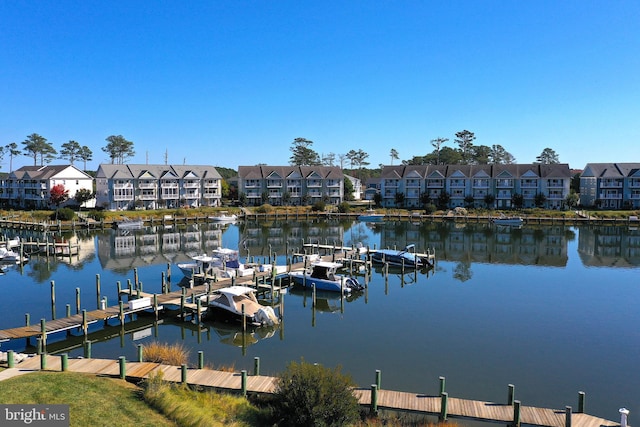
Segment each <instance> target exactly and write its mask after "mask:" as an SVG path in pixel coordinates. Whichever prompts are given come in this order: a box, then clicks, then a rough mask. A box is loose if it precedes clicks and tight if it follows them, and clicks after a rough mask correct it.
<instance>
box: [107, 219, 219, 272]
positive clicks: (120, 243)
mask: <svg viewBox="0 0 640 427" xmlns="http://www.w3.org/2000/svg"><path fill="white" fill-rule="evenodd" d="M222 232H223V230H222V228H220V226H219V225H217V224H204V225H202V224H201V225H187V226H186V227H184V228H183V229H178V228H176V227H173V226H172V227H167V228H163V227H146V228H144V229H143V230H139V231H129V232H122V231H118V230H113V231H111V232H109V233H104V234H100V235H98V238H97V240H98V243H97V246H98V258H99V260H100V264H101V265H102V267H103V268H105V269H108V270H130V269H131V268H134V267H141V266H145V265H155V264H163V263H167V262H169V263H176V262H184V261H187V260H190V259H191V258H190V257H191V256H192V255H196V254H201V253H206V252H207V251H208V250H210V249H211V248H214V247H219V246H220V242H221V241H222Z"/></svg>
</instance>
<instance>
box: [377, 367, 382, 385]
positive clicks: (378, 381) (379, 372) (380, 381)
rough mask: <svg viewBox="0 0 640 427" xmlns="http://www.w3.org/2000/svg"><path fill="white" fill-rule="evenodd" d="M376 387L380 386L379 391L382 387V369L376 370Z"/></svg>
mask: <svg viewBox="0 0 640 427" xmlns="http://www.w3.org/2000/svg"><path fill="white" fill-rule="evenodd" d="M376 386H378V390H379V389H380V388H381V387H382V371H380V369H376Z"/></svg>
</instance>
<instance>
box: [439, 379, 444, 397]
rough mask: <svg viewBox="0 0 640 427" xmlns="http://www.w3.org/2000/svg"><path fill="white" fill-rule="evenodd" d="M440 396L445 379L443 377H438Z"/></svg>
mask: <svg viewBox="0 0 640 427" xmlns="http://www.w3.org/2000/svg"><path fill="white" fill-rule="evenodd" d="M439 380H440V394H442V393H444V386H445V378H444V377H440V378H439Z"/></svg>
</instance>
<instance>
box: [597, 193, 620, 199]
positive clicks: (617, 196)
mask: <svg viewBox="0 0 640 427" xmlns="http://www.w3.org/2000/svg"><path fill="white" fill-rule="evenodd" d="M599 197H600V199H602V200H622V194H619V193H600V196H599Z"/></svg>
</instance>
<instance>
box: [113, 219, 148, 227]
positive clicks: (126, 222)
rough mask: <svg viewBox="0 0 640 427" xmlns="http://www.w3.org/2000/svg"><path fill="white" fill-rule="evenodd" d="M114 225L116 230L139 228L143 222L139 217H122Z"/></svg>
mask: <svg viewBox="0 0 640 427" xmlns="http://www.w3.org/2000/svg"><path fill="white" fill-rule="evenodd" d="M115 227H116V228H117V229H118V230H140V229H142V228H143V227H144V222H143V221H142V220H141V219H129V218H123V219H121V220H120V221H117V222H116V223H115Z"/></svg>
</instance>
